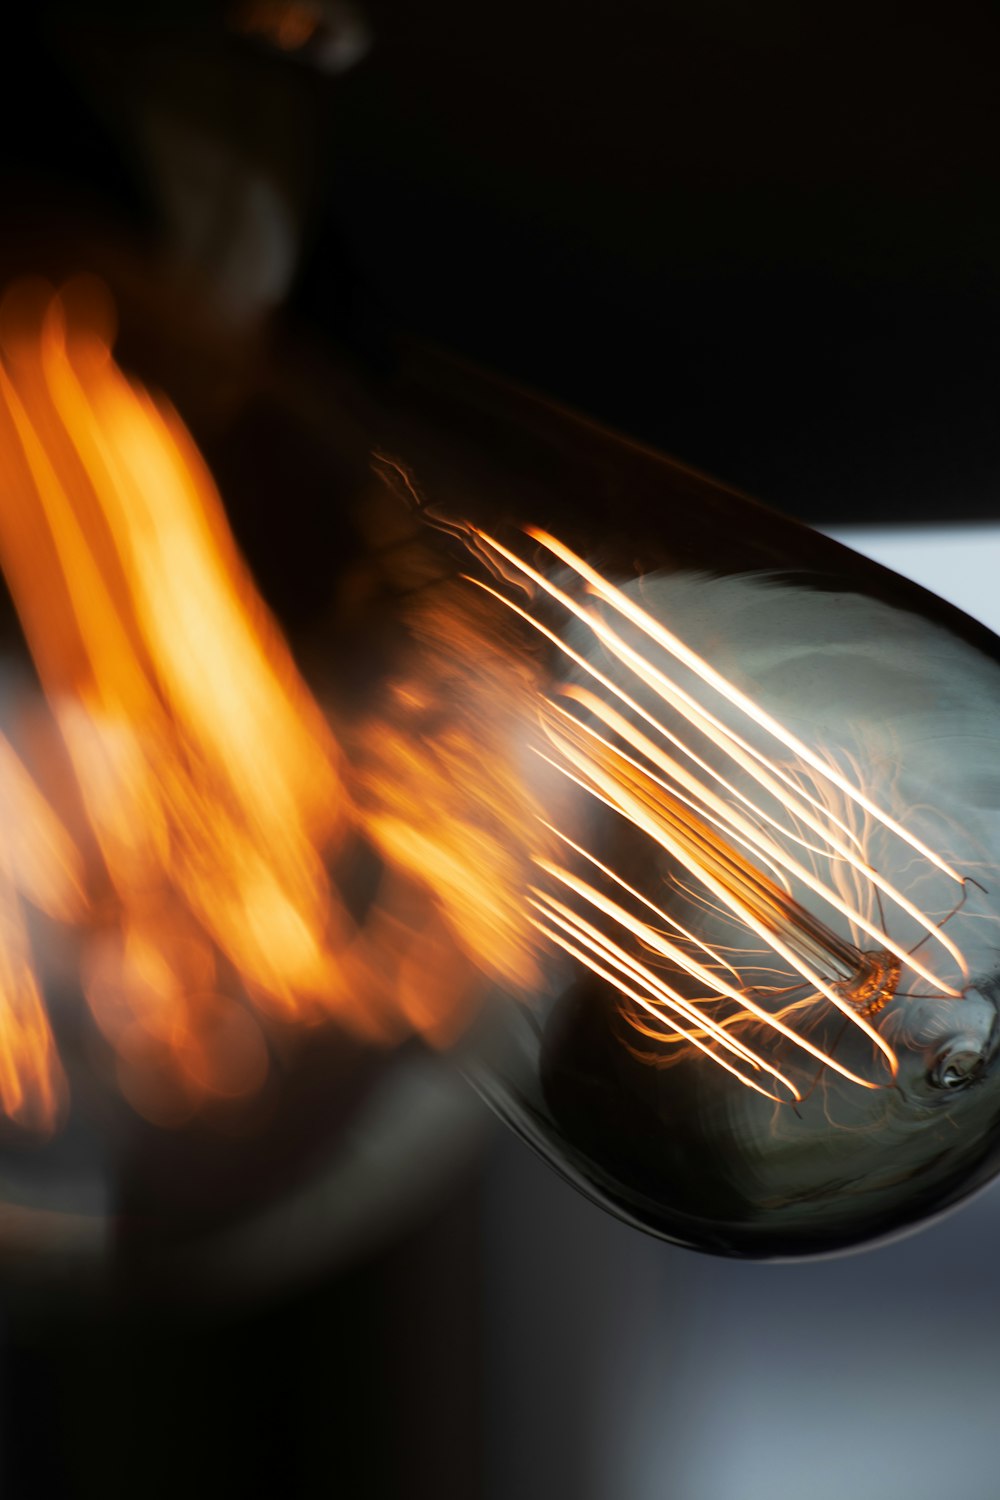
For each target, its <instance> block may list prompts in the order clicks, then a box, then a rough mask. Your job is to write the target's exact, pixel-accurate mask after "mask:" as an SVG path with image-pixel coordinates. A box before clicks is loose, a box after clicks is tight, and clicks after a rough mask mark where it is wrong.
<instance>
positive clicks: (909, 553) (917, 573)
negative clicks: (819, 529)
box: [827, 525, 1000, 633]
mask: <svg viewBox="0 0 1000 1500" xmlns="http://www.w3.org/2000/svg"><path fill="white" fill-rule="evenodd" d="M827 535H828V536H832V537H835V538H836V539H837V541H838V542H843V543H844V544H845V546H848V547H853V548H854V550H855V552H863V553H864V555H865V556H866V557H870V558H872V559H873V560H874V561H875V562H878V563H882V565H883V566H884V567H886V568H892V569H893V570H894V572H896V573H902V574H903V576H904V577H905V578H912V579H913V581H914V583H919V584H921V585H922V586H923V587H924V588H925V589H930V590H931V591H932V593H935V594H940V595H941V598H942V599H947V600H948V602H949V604H957V605H958V608H959V609H964V610H965V612H966V614H967V615H972V616H973V618H974V619H977V620H981V621H982V622H983V624H984V625H988V626H989V627H990V629H991V630H995V631H997V632H998V633H1000V525H995V526H912V527H910V526H906V527H903V526H838V527H832V528H829V529H828V530H827Z"/></svg>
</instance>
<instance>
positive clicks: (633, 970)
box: [405, 397, 1000, 1257]
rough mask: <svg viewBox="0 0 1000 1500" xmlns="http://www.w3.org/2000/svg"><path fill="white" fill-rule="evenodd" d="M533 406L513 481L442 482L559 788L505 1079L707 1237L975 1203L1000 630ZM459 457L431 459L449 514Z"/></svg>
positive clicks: (748, 1246)
mask: <svg viewBox="0 0 1000 1500" xmlns="http://www.w3.org/2000/svg"><path fill="white" fill-rule="evenodd" d="M509 399H510V398H509V397H508V401H509ZM518 402H519V404H518V406H517V410H516V421H515V422H514V423H513V424H511V425H510V426H509V428H508V429H507V440H506V441H505V442H500V441H495V444H494V446H493V447H492V453H493V458H494V462H493V467H492V471H491V475H490V483H489V490H490V495H489V499H488V501H487V503H486V504H482V503H480V504H477V503H476V500H475V495H476V494H477V486H476V485H475V483H474V482H469V483H468V485H467V488H466V490H465V497H466V498H464V499H463V501H462V502H460V503H459V502H456V499H455V495H456V493H460V492H461V485H460V484H458V483H456V480H455V478H454V468H455V461H454V459H453V460H452V463H451V466H450V467H451V472H448V470H445V471H444V472H445V474H446V477H447V479H448V480H449V481H450V484H449V485H448V486H447V493H446V496H445V498H446V505H445V507H444V508H445V509H447V510H448V512H449V516H450V517H452V518H453V517H455V515H456V514H458V515H459V516H461V515H462V513H463V511H464V513H465V514H466V515H468V514H469V512H471V513H472V516H473V519H472V520H471V521H470V522H468V523H467V524H466V523H464V522H463V521H462V520H461V519H459V520H458V521H457V522H456V521H454V520H451V519H450V520H449V521H448V522H446V523H444V524H446V525H449V526H451V527H452V529H453V530H454V532H455V535H456V536H458V537H459V538H460V540H461V541H462V542H463V544H464V546H465V548H466V550H467V551H468V552H469V553H470V554H472V556H473V558H474V562H473V564H472V565H471V566H470V567H469V568H468V573H469V576H470V583H471V585H478V586H479V588H480V590H481V591H483V592H484V593H485V596H486V597H487V598H488V599H489V600H490V601H491V603H492V604H493V605H494V606H495V607H496V608H497V609H498V610H500V611H506V613H507V614H508V616H509V617H510V618H511V619H512V620H513V621H515V622H516V624H517V627H518V628H519V629H521V630H522V631H523V632H524V640H525V643H526V644H525V647H524V650H525V652H526V660H530V661H531V663H532V667H533V670H534V672H535V674H536V675H535V679H534V682H533V685H532V687H531V690H530V693H531V696H533V699H534V704H535V714H534V724H533V725H532V726H531V727H530V728H529V727H527V718H526V720H525V725H526V727H525V729H524V734H523V738H522V741H521V743H520V745H519V747H518V748H517V749H512V750H511V757H512V759H513V761H515V762H516V763H517V764H518V765H519V766H521V767H522V775H523V777H524V781H525V785H526V787H528V788H530V790H531V792H532V795H533V796H534V797H536V799H537V800H538V801H539V802H540V803H541V804H542V806H543V808H545V809H546V811H545V812H544V813H543V814H542V815H541V825H542V829H541V832H540V833H539V838H538V842H537V844H536V846H535V847H534V849H533V850H532V851H531V852H530V860H529V862H530V865H531V871H530V873H528V874H526V875H525V877H524V880H525V884H524V901H525V910H526V913H527V919H528V920H529V921H530V923H531V924H532V927H533V930H534V932H535V934H536V938H537V941H538V943H539V946H540V951H541V953H542V955H543V959H542V962H543V967H544V969H545V973H546V982H545V984H544V985H542V986H541V987H540V988H539V990H538V991H537V992H536V993H535V994H534V996H532V997H531V999H530V1000H529V1002H528V1003H527V1004H525V1005H523V1006H521V1007H520V1008H517V1007H511V1008H510V1010H509V1011H508V1012H507V1014H508V1018H509V1025H510V1030H511V1038H512V1039H511V1044H510V1053H509V1055H508V1057H507V1059H506V1061H499V1060H497V1061H494V1062H493V1063H491V1064H487V1065H485V1066H482V1067H480V1068H478V1069H477V1070H475V1078H476V1081H477V1084H478V1086H479V1087H480V1089H481V1090H482V1092H483V1093H484V1094H485V1095H486V1097H487V1098H489V1099H490V1101H491V1102H492V1103H493V1105H494V1106H495V1107H496V1108H497V1110H498V1111H499V1113H500V1114H501V1115H502V1116H503V1117H504V1118H505V1119H506V1120H507V1121H508V1123H510V1124H511V1125H513V1127H514V1128H515V1129H516V1130H517V1131H518V1132H519V1133H520V1134H521V1135H523V1136H524V1137H525V1138H526V1139H527V1140H529V1141H530V1142H531V1144H532V1145H534V1146H535V1147H536V1149H538V1150H539V1151H540V1152H541V1153H542V1155H543V1156H544V1157H545V1158H546V1159H547V1160H548V1161H549V1162H550V1163H551V1164H552V1165H554V1166H555V1167H556V1169H557V1170H558V1171H560V1172H561V1173H562V1174H563V1175H565V1176H566V1177H568V1178H569V1179H570V1180H571V1181H572V1182H574V1183H575V1184H576V1185H577V1186H578V1187H580V1188H582V1190H583V1191H584V1192H586V1193H587V1194H589V1195H590V1196H591V1197H592V1198H593V1199H595V1200H596V1201H597V1202H599V1203H600V1204H602V1205H603V1206H604V1207H605V1208H608V1209H610V1210H611V1211H612V1212H613V1213H616V1214H618V1215H620V1216H621V1217H622V1218H624V1219H626V1220H628V1221H629V1222H631V1223H633V1224H637V1225H639V1226H640V1227H642V1228H645V1229H647V1230H650V1231H652V1232H653V1233H655V1234H658V1235H661V1236H662V1237H664V1238H667V1239H671V1240H674V1241H676V1242H678V1243H681V1244H684V1245H688V1246H693V1247H696V1248H700V1249H704V1250H708V1251H713V1252H717V1253H722V1254H729V1255H740V1256H759V1257H796V1256H802V1255H811V1254H821V1253H830V1252H834V1251H839V1250H843V1249H846V1248H849V1247H852V1246H855V1245H859V1244H863V1243H868V1242H870V1241H872V1240H876V1239H879V1238H883V1237H886V1236H888V1235H892V1234H895V1233H898V1232H900V1231H901V1230H903V1229H905V1228H907V1227H909V1226H911V1225H913V1224H915V1223H917V1222H919V1221H921V1220H923V1219H926V1218H928V1217H931V1216H933V1215H935V1214H937V1213H940V1212H942V1211H943V1210H945V1209H947V1208H949V1207H950V1206H951V1205H952V1204H954V1203H956V1202H957V1201H959V1200H960V1199H961V1198H963V1197H965V1196H966V1195H967V1194H969V1193H970V1192H972V1191H974V1190H975V1188H977V1187H978V1186H980V1185H981V1184H982V1183H984V1182H986V1181H987V1180H989V1178H990V1177H991V1176H992V1175H993V1174H994V1173H995V1172H996V1171H997V1169H998V1166H1000V1156H998V1144H1000V1070H998V1068H997V1065H996V1053H997V1050H998V1041H1000V1024H998V1019H997V1016H998V1012H997V999H998V996H1000V923H998V912H1000V905H998V893H1000V869H998V853H997V851H998V848H1000V842H998V835H1000V777H998V775H997V772H996V769H995V766H996V753H997V748H998V746H1000V665H998V653H997V644H996V642H995V641H994V639H993V638H992V637H991V636H990V635H989V633H988V632H986V631H984V630H982V629H981V628H980V627H978V626H976V625H975V624H974V623H973V622H971V621H969V620H966V619H964V618H963V617H962V616H961V615H960V614H959V613H958V612H956V611H954V610H952V609H950V608H949V607H948V606H945V605H942V604H941V603H940V601H936V600H934V599H932V598H931V597H930V596H929V595H927V594H925V593H923V591H921V590H919V589H917V588H915V587H913V586H911V585H907V584H905V583H904V582H903V581H902V580H899V579H895V578H894V577H893V576H892V575H890V574H888V573H886V572H885V571H884V570H882V569H878V568H875V567H874V566H873V565H871V564H869V563H867V562H865V561H864V560H862V559H860V558H856V557H854V556H853V555H851V554H849V553H847V552H846V551H845V550H844V549H842V548H840V547H838V546H836V545H835V544H833V543H830V542H828V541H826V540H825V539H823V538H820V537H818V536H816V535H814V534H811V533H808V532H806V531H804V530H803V529H801V528H797V527H795V526H793V525H792V524H791V523H788V522H784V521H782V520H780V519H779V518H777V517H774V516H772V515H770V514H769V513H767V512H765V511H762V510H760V509H759V508H756V507H754V506H753V505H752V504H751V503H750V502H746V501H743V500H742V499H740V497H736V496H733V495H732V494H731V493H729V492H726V491H724V490H721V489H720V488H717V487H713V486H711V485H710V484H709V483H708V482H707V481H703V480H700V479H699V478H698V477H697V476H693V475H690V474H688V473H686V472H684V471H678V470H677V469H676V468H674V467H673V466H670V465H668V464H666V463H664V462H663V461H661V460H658V459H657V458H656V456H655V455H651V454H648V453H645V452H643V451H642V450H639V449H636V448H634V447H632V446H631V445H627V444H625V443H621V442H619V441H618V440H616V439H614V438H613V437H612V436H610V435H608V434H605V433H601V432H600V431H598V430H596V429H594V428H591V427H589V426H587V425H586V424H583V423H579V422H576V421H574V419H572V418H571V417H569V416H567V414H565V413H560V412H555V411H553V410H552V409H551V408H544V407H541V406H533V407H532V406H529V405H527V403H525V402H524V400H523V398H518ZM477 416H478V418H479V421H478V426H476V425H473V426H472V430H473V431H474V432H475V435H476V441H477V445H478V447H479V449H480V452H481V451H482V449H483V448H484V447H486V440H485V438H484V433H485V431H486V425H485V422H486V419H484V418H483V416H482V407H480V408H479V409H478V412H477ZM504 418H505V420H508V421H509V418H510V407H509V405H508V408H507V411H506V412H505V413H504ZM439 420H440V417H439ZM456 428H457V430H459V431H463V430H464V431H466V432H468V431H469V430H470V424H469V423H468V422H467V421H466V422H465V423H462V422H460V421H457V422H456ZM574 449H575V451H574ZM412 450H413V445H412V444H411V450H410V451H412ZM439 463H440V460H439V459H438V458H436V457H435V456H434V455H433V454H429V455H428V456H427V459H426V462H425V464H424V466H423V467H422V466H421V464H420V463H419V462H418V463H416V464H414V465H413V466H412V467H409V468H407V470H406V474H405V478H406V483H407V485H408V487H409V488H410V489H411V490H413V491H414V492H419V493H420V494H421V496H422V499H423V502H424V504H425V506H426V507H427V508H429V510H430V511H431V513H432V519H436V520H438V521H440V519H441V518H440V514H437V515H435V514H434V509H435V507H434V496H435V482H434V480H435V475H436V473H437V472H438V468H437V466H438V465H439ZM475 472H476V461H475V460H473V462H472V465H471V466H470V469H469V473H470V474H473V475H474V474H475ZM609 491H610V492H612V493H613V494H614V497H615V503H614V504H613V505H608V504H607V503H605V504H603V505H602V504H601V498H602V497H603V498H604V500H605V502H606V501H607V497H608V494H609ZM468 497H471V498H468ZM522 497H523V498H522ZM515 523H517V524H515ZM540 526H544V527H545V528H547V529H545V530H541V529H539V527H540ZM529 642H531V643H533V644H527V643H529ZM471 670H472V669H471V668H470V671H471ZM532 759H533V760H534V763H535V770H534V771H533V772H532V771H529V770H526V769H524V767H526V766H527V765H528V763H529V762H531V761H532Z"/></svg>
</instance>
